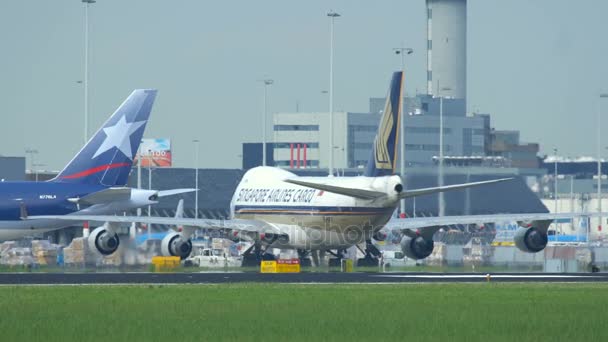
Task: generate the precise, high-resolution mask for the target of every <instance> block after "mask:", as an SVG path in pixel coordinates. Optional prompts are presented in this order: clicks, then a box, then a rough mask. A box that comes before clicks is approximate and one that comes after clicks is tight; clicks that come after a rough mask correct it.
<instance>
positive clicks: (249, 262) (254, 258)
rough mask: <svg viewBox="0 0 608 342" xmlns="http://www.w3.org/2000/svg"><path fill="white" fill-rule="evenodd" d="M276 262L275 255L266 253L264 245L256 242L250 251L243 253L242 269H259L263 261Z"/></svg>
mask: <svg viewBox="0 0 608 342" xmlns="http://www.w3.org/2000/svg"><path fill="white" fill-rule="evenodd" d="M267 260H275V257H274V255H272V254H271V253H266V248H263V246H262V243H261V242H259V241H256V242H255V243H254V244H253V245H252V246H251V247H249V249H247V250H246V251H245V252H244V253H243V263H242V267H258V266H260V263H261V262H262V261H267Z"/></svg>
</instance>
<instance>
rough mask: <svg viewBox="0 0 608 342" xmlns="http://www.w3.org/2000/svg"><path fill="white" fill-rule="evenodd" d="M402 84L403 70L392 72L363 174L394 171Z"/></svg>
mask: <svg viewBox="0 0 608 342" xmlns="http://www.w3.org/2000/svg"><path fill="white" fill-rule="evenodd" d="M402 86H403V72H401V71H398V72H395V73H393V79H392V80H391V85H390V88H389V90H388V95H387V96H386V104H385V105H384V112H383V113H382V118H381V120H380V125H379V126H378V132H377V133H376V139H375V140H374V145H373V146H372V153H371V156H370V157H369V161H368V162H367V168H366V169H365V174H364V175H365V176H368V177H378V176H387V175H392V174H394V173H395V167H396V162H397V150H398V148H397V146H398V144H399V138H400V137H399V125H400V120H402V115H401V113H400V110H401V106H400V104H401V101H403V99H402V97H401V87H402Z"/></svg>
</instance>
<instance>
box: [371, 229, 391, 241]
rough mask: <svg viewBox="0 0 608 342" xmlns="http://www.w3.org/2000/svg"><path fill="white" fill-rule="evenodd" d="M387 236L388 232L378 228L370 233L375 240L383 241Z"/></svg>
mask: <svg viewBox="0 0 608 342" xmlns="http://www.w3.org/2000/svg"><path fill="white" fill-rule="evenodd" d="M387 237H388V234H386V233H385V232H383V231H382V230H379V231H377V232H375V233H374V234H373V235H372V238H374V240H376V241H384V240H386V238H387Z"/></svg>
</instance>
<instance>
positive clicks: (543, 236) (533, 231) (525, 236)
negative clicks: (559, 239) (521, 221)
mask: <svg viewBox="0 0 608 342" xmlns="http://www.w3.org/2000/svg"><path fill="white" fill-rule="evenodd" d="M513 239H514V240H515V246H517V248H519V250H520V251H523V252H528V253H537V252H540V251H542V250H543V249H545V247H546V246H547V242H548V241H549V238H548V237H547V233H544V232H542V231H541V230H540V229H538V228H536V227H532V228H524V227H520V228H518V229H517V231H516V232H515V237H514V238H513Z"/></svg>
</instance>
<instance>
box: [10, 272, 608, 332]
mask: <svg viewBox="0 0 608 342" xmlns="http://www.w3.org/2000/svg"><path fill="white" fill-rule="evenodd" d="M607 290H608V284H606V285H604V284H492V283H490V284H487V283H484V284H424V285H422V284H410V285H281V284H235V285H199V286H197V285H187V286H186V285H185V286H158V285H154V286H152V285H150V286H57V287H48V286H22V287H17V286H6V287H0V308H1V309H2V310H1V311H0V334H1V335H0V336H1V340H2V341H41V340H44V341H71V340H79V341H109V340H110V341H206V340H232V341H251V340H254V341H263V340H265V341H275V340H282V341H294V340H298V341H308V342H311V341H335V340H354V341H388V340H394V341H407V340H410V339H411V340H412V341H417V342H418V341H454V340H461V341H515V340H517V341H607V340H608V329H606V323H605V322H606V317H605V310H606V308H607V307H608V296H606V291H607Z"/></svg>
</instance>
